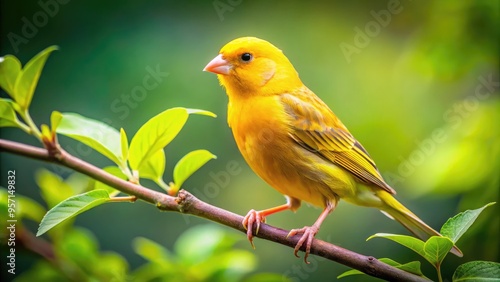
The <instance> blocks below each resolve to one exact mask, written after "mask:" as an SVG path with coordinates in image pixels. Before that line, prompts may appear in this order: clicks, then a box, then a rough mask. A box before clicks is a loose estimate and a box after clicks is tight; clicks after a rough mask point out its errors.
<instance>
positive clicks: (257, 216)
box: [242, 210, 266, 249]
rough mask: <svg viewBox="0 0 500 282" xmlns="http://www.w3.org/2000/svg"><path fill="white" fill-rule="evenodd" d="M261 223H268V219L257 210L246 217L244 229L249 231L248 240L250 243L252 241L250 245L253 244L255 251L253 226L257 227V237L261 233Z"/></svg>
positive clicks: (251, 211)
mask: <svg viewBox="0 0 500 282" xmlns="http://www.w3.org/2000/svg"><path fill="white" fill-rule="evenodd" d="M261 222H266V218H265V217H264V216H263V215H262V213H261V212H258V211H256V210H250V211H249V212H248V213H247V215H245V218H244V219H243V222H242V224H243V227H245V229H246V230H247V238H248V241H250V244H252V248H254V249H255V246H254V244H253V226H254V224H256V225H257V227H256V229H255V235H257V234H258V233H259V229H260V223H261Z"/></svg>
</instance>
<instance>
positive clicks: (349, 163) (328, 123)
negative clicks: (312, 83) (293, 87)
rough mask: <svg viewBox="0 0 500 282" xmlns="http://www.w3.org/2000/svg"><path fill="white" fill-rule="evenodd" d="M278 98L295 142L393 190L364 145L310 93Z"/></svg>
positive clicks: (372, 182) (354, 173) (377, 184)
mask: <svg viewBox="0 0 500 282" xmlns="http://www.w3.org/2000/svg"><path fill="white" fill-rule="evenodd" d="M280 100H281V103H282V104H283V107H284V109H285V111H286V112H287V114H288V115H289V116H290V120H291V122H290V125H291V132H290V137H291V138H292V139H293V140H294V141H295V142H297V143H298V144H299V145H301V146H302V147H304V148H305V149H307V150H309V151H311V152H314V153H315V154H317V155H318V156H320V157H322V158H324V159H326V160H328V161H330V162H332V163H334V164H336V165H338V166H340V167H342V168H344V169H346V170H347V171H349V172H350V173H352V174H353V175H355V176H356V177H358V178H359V179H360V180H361V181H363V182H365V183H369V184H374V185H376V186H378V187H380V188H382V189H384V190H386V191H387V192H389V193H391V194H395V193H396V192H395V191H394V189H392V188H391V187H390V186H389V185H388V184H387V183H385V181H384V180H383V179H382V176H381V175H380V173H379V171H378V169H377V167H376V165H375V163H374V162H373V160H372V159H371V158H370V156H369V155H368V152H367V151H366V150H365V148H363V146H362V145H361V144H360V143H359V142H358V141H357V140H356V139H355V138H354V137H353V136H352V135H351V133H349V131H348V130H347V128H346V127H345V126H344V125H343V124H342V122H341V121H340V120H339V119H338V118H337V117H336V116H335V115H334V114H333V112H332V111H331V110H330V109H329V108H328V106H327V105H326V104H325V103H324V102H323V101H321V100H320V99H319V98H318V97H317V96H316V95H315V94H314V93H312V92H311V91H310V90H309V89H307V88H305V89H301V91H299V92H297V93H293V95H292V94H283V95H281V96H280Z"/></svg>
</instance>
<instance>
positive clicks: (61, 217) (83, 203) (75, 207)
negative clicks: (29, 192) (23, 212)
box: [36, 190, 110, 236]
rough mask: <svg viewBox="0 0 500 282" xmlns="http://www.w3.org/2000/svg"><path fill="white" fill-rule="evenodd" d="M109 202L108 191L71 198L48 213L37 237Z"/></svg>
mask: <svg viewBox="0 0 500 282" xmlns="http://www.w3.org/2000/svg"><path fill="white" fill-rule="evenodd" d="M109 200H110V197H109V194H108V192H107V191H106V190H92V191H89V192H87V193H84V194H80V195H76V196H73V197H70V198H68V199H66V200H64V201H62V202H60V203H59V204H57V205H56V206H55V207H53V208H52V209H51V210H49V211H48V212H47V214H46V215H45V216H44V217H43V219H42V222H41V223H40V226H39V227H38V232H37V233H36V236H40V235H42V234H44V233H45V232H47V231H48V230H50V229H51V228H52V227H54V226H56V225H57V224H59V223H61V222H63V221H65V220H67V219H70V218H72V217H74V216H76V215H78V214H81V213H82V212H84V211H87V210H89V209H91V208H93V207H96V206H98V205H101V204H103V203H105V202H107V201H109Z"/></svg>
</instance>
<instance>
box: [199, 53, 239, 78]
mask: <svg viewBox="0 0 500 282" xmlns="http://www.w3.org/2000/svg"><path fill="white" fill-rule="evenodd" d="M231 67H232V66H231V64H230V63H229V62H228V61H226V60H224V59H223V58H222V54H219V55H218V56H217V57H215V58H214V59H213V60H211V61H210V63H208V65H206V66H205V68H204V69H203V71H209V72H213V73H216V74H229V71H230V70H231Z"/></svg>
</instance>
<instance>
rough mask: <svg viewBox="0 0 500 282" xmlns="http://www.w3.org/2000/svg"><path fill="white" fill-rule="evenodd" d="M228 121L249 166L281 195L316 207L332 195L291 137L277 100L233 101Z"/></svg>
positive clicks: (285, 118) (265, 98) (285, 115)
mask: <svg viewBox="0 0 500 282" xmlns="http://www.w3.org/2000/svg"><path fill="white" fill-rule="evenodd" d="M228 122H229V124H230V126H231V128H232V131H233V135H234V139H235V141H236V144H237V146H238V148H239V150H240V152H241V154H242V155H243V157H244V158H245V160H246V162H247V163H248V165H249V166H250V167H251V168H252V169H253V170H254V171H255V173H257V175H259V176H260V177H261V178H262V179H264V180H265V181H266V182H267V183H268V184H269V185H271V186H272V187H273V188H275V189H276V190H278V191H279V192H280V193H282V194H285V195H288V196H290V197H293V198H297V199H299V200H303V201H306V202H309V203H311V204H313V205H316V206H324V205H325V200H326V199H327V198H329V197H330V196H331V197H333V194H332V195H325V194H328V193H331V192H330V191H331V190H330V189H328V188H327V187H323V186H324V184H322V183H321V181H320V180H321V178H322V176H321V175H316V174H318V173H321V172H319V171H317V170H315V169H314V168H313V167H312V162H311V160H309V159H307V158H308V156H305V155H304V154H303V148H301V147H300V146H299V145H298V144H296V143H295V142H294V141H293V140H292V139H291V137H290V135H289V133H290V130H291V129H290V125H289V123H290V117H289V116H288V115H287V114H286V112H285V110H284V108H283V106H282V105H281V103H280V102H279V100H278V99H277V97H272V96H270V97H256V98H252V99H247V100H246V101H244V102H243V101H234V100H233V101H230V107H229V109H228Z"/></svg>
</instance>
